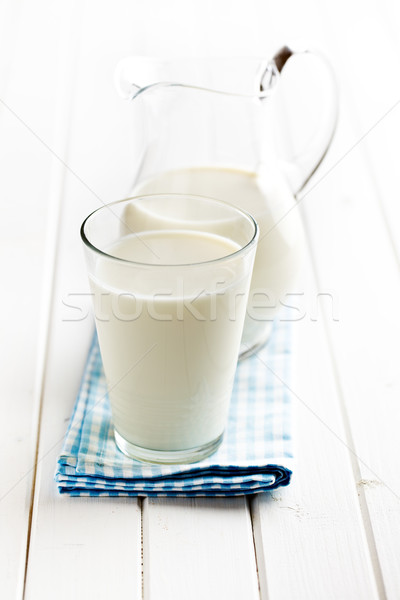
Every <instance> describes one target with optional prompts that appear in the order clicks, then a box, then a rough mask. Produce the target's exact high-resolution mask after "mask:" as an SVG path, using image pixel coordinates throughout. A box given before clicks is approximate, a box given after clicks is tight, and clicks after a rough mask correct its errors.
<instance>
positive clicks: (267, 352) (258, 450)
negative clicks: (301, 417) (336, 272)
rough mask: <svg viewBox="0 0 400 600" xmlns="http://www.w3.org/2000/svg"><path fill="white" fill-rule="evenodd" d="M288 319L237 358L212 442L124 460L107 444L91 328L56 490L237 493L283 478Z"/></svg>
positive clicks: (287, 441)
mask: <svg viewBox="0 0 400 600" xmlns="http://www.w3.org/2000/svg"><path fill="white" fill-rule="evenodd" d="M290 337H291V336H290V327H289V324H288V323H287V322H286V323H285V322H282V321H280V322H277V323H275V324H274V330H273V333H272V336H271V339H270V341H269V343H268V344H267V345H266V346H265V347H264V348H263V349H261V350H260V351H259V352H258V354H256V355H254V356H252V357H250V358H248V359H246V360H244V361H242V362H240V363H239V365H238V368H237V371H236V378H235V384H234V389H233V395H232V401H231V406H230V413H229V421H228V425H227V429H226V431H225V435H224V439H223V442H222V444H221V446H220V447H219V448H218V450H217V451H216V452H215V453H214V454H213V455H212V456H210V457H208V458H206V459H204V460H202V461H201V462H198V463H195V464H190V465H160V466H159V465H151V464H145V463H140V462H137V461H135V460H132V459H130V458H128V457H127V456H125V455H124V454H122V452H120V451H119V450H118V448H117V447H116V445H115V442H114V437H113V428H112V424H111V412H110V406H109V401H108V397H107V388H106V381H105V377H104V373H103V367H102V363H101V356H100V350H99V346H98V342H97V338H96V336H95V337H94V339H93V343H92V346H91V349H90V353H89V357H88V361H87V365H86V368H85V372H84V376H83V381H82V384H81V389H80V391H79V394H78V398H77V400H76V404H75V409H74V412H73V415H72V417H71V421H70V424H69V428H68V431H67V435H66V438H65V441H64V445H63V448H62V451H61V454H60V456H59V458H58V464H57V471H56V475H55V479H56V481H57V483H58V487H59V491H60V492H61V493H63V494H69V495H71V496H239V495H242V494H252V493H256V492H262V491H265V490H272V489H274V488H276V487H278V486H282V485H288V483H289V481H290V476H291V470H290V469H289V468H288V467H289V466H291V464H292V459H293V440H292V422H291V417H292V410H291V408H292V407H291V398H290V396H291V394H290V392H289V389H288V388H287V387H286V385H285V383H288V384H290V375H291V358H292V355H291V353H290V351H289V348H290Z"/></svg>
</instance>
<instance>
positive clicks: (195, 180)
mask: <svg viewBox="0 0 400 600" xmlns="http://www.w3.org/2000/svg"><path fill="white" fill-rule="evenodd" d="M168 192H173V193H187V194H198V195H202V196H209V197H212V198H216V199H218V200H223V201H224V202H228V203H230V204H232V205H234V206H237V207H239V208H241V209H242V210H245V211H247V212H248V213H250V214H251V215H252V216H253V217H254V218H255V219H256V221H257V223H258V226H259V229H260V237H259V242H258V248H257V254H256V259H255V264H254V270H253V277H252V282H251V287H250V295H249V302H248V307H247V314H246V320H245V325H244V331H243V338H242V341H243V344H244V349H245V348H246V347H252V346H254V345H255V344H256V343H257V342H258V341H259V338H261V339H262V338H263V337H265V331H266V329H269V328H270V327H271V324H272V321H273V319H274V317H275V316H276V315H277V313H278V311H279V309H280V308H281V306H282V304H284V302H285V298H286V295H287V294H290V293H295V292H296V291H297V288H296V287H295V283H296V278H297V274H298V271H299V268H300V265H301V262H302V257H303V231H302V226H301V221H300V217H299V214H298V210H297V208H296V207H295V200H294V198H293V195H292V193H291V192H290V190H289V188H288V187H287V185H286V183H285V182H284V180H283V179H282V178H281V177H280V176H279V175H278V174H277V173H272V172H267V171H266V170H261V173H259V174H255V173H252V172H249V171H241V170H235V169H228V168H213V167H198V168H187V169H179V170H174V171H167V172H164V173H161V174H160V175H158V176H157V177H154V178H151V179H148V180H146V181H143V182H141V183H140V184H139V185H138V186H137V187H136V188H135V189H134V194H136V195H139V194H153V193H154V194H156V193H168Z"/></svg>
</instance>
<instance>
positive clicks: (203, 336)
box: [91, 207, 250, 451]
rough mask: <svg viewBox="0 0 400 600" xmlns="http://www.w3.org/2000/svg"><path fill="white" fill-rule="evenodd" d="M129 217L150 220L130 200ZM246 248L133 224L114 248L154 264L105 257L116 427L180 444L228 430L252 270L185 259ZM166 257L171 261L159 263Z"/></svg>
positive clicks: (102, 309)
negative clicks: (127, 261)
mask: <svg viewBox="0 0 400 600" xmlns="http://www.w3.org/2000/svg"><path fill="white" fill-rule="evenodd" d="M127 216H128V217H130V219H131V221H132V224H133V222H134V223H135V224H136V229H139V230H141V229H142V226H141V225H140V226H138V225H139V224H140V221H141V220H142V221H144V220H145V218H146V214H145V213H144V212H141V211H140V209H137V208H134V207H131V208H130V211H129V212H128V213H127ZM124 220H125V219H124ZM129 229H130V226H129V227H128V228H127V231H129ZM239 249H240V246H239V245H238V244H236V243H235V242H233V241H232V240H231V239H229V238H225V237H222V236H221V235H215V234H213V233H204V232H201V231H196V230H182V229H180V230H179V231H178V230H174V229H172V228H164V230H161V231H151V230H149V231H142V232H141V233H140V234H138V235H135V234H129V233H128V234H127V235H126V236H125V237H123V238H122V240H121V241H119V242H118V243H117V244H115V245H113V246H112V247H111V248H108V249H107V253H108V254H111V255H113V256H116V257H118V258H122V259H125V260H134V261H135V262H136V263H141V262H142V263H147V266H146V264H143V265H142V267H140V266H138V268H135V269H132V268H131V266H132V265H131V264H130V263H124V262H123V261H118V260H114V261H113V260H110V258H107V259H105V258H102V257H101V256H98V257H97V263H96V268H95V270H94V274H92V275H91V287H92V292H93V293H94V297H95V317H96V325H97V331H98V336H99V343H100V349H101V353H102V358H103V363H104V367H105V372H106V378H107V384H108V387H109V390H110V391H109V396H110V400H111V406H112V413H113V421H114V426H115V429H116V431H117V432H118V433H119V434H120V435H121V436H122V437H123V438H124V439H126V440H127V441H128V442H130V443H132V444H135V445H137V446H142V447H144V448H149V449H154V450H166V451H168V450H171V451H173V450H182V449H185V448H193V447H196V446H201V445H203V444H207V443H209V442H211V441H213V440H215V439H217V438H218V437H219V436H221V434H222V433H223V430H224V427H225V423H226V419H227V411H228V406H229V400H230V395H231V392H232V386H233V379H234V373H235V367H236V361H237V355H238V351H239V345H240V337H241V333H242V327H243V321H244V316H245V310H246V295H247V292H248V287H249V279H250V277H249V275H248V272H247V274H246V272H245V271H246V269H245V268H244V267H243V273H242V274H241V273H240V268H239V275H238V267H237V264H236V266H235V268H233V266H232V264H230V263H229V260H228V261H221V262H219V261H218V260H216V261H214V262H209V263H207V265H204V267H203V266H196V267H195V268H193V264H192V265H191V266H190V267H189V266H188V267H185V266H181V265H182V264H184V265H190V263H198V262H201V261H208V260H212V259H218V258H219V257H226V256H228V255H230V254H232V253H234V252H236V251H237V250H239ZM149 263H150V265H149ZM162 264H167V265H171V266H169V267H167V268H166V269H165V270H164V271H162V270H161V269H154V268H152V265H162ZM178 265H180V266H178ZM174 269H176V278H175V277H174V276H173V273H174ZM171 281H172V283H171ZM146 352H147V354H146Z"/></svg>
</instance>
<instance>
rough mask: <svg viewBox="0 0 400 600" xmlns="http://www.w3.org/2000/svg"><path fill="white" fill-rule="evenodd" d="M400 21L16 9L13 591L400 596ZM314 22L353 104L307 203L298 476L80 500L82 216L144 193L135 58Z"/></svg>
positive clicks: (311, 13)
mask: <svg viewBox="0 0 400 600" xmlns="http://www.w3.org/2000/svg"><path fill="white" fill-rule="evenodd" d="M399 27H400V12H399V8H398V6H397V4H396V3H394V2H392V3H390V2H389V0H385V2H379V4H378V2H377V0H369V1H368V2H361V1H359V0H352V1H351V2H335V3H332V4H328V3H319V2H317V0H304V1H303V2H294V0H293V1H292V0H291V1H290V2H286V3H274V2H270V1H267V2H266V1H262V0H253V1H249V2H246V3H244V2H241V1H234V2H232V1H230V2H228V1H227V0H223V1H222V0H221V1H220V2H218V3H215V2H213V1H211V0H207V1H206V0H204V1H203V2H199V1H195V2H186V1H183V0H173V1H172V0H171V1H170V2H168V3H163V2H161V0H149V1H147V2H145V3H144V2H140V1H139V0H134V1H131V2H128V1H127V0H117V1H116V2H113V3H112V4H110V3H108V2H105V1H103V2H94V1H92V0H88V1H86V2H80V3H78V2H77V3H51V2H49V1H47V0H42V1H40V2H36V3H32V4H30V3H28V2H23V1H22V0H21V1H18V2H15V1H14V2H11V1H7V0H3V3H2V4H0V155H1V178H0V194H1V200H0V202H1V207H2V210H3V214H4V215H5V219H2V221H1V223H0V228H1V238H0V248H1V254H0V264H1V266H2V273H3V281H4V280H5V283H4V285H3V294H2V295H1V297H0V309H1V312H0V323H1V330H2V336H1V341H0V357H1V364H2V365H3V368H2V380H1V382H2V394H1V396H0V405H1V409H2V411H3V415H4V421H5V425H4V429H5V431H6V433H5V435H4V436H3V438H2V439H1V441H0V452H1V456H2V460H1V461H0V477H1V479H0V481H1V484H0V485H1V500H0V532H1V534H0V579H1V581H2V597H5V598H18V599H20V598H22V597H24V595H25V597H26V598H30V599H34V600H36V599H40V600H42V599H47V598H49V599H50V598H54V597H60V598H74V599H75V598H77V599H80V598H82V599H83V598H91V597H96V598H115V597H124V598H132V599H139V598H145V599H146V600H159V599H160V600H161V599H162V600H169V599H172V598H174V600H176V599H178V600H180V599H185V600H186V599H189V598H190V599H193V600H198V599H200V598H201V599H203V598H210V599H214V598H215V599H218V600H220V599H224V598H227V599H228V598H229V599H230V600H231V599H233V598H238V599H239V598H246V600H247V599H249V600H252V599H253V598H254V599H256V598H261V600H266V599H267V598H268V599H269V600H282V599H284V600H286V599H291V598H298V599H307V600H308V599H310V598H311V599H313V598H315V599H317V598H318V599H319V598H332V599H336V598H340V599H347V598H349V599H352V598H367V599H369V598H371V599H375V598H380V599H383V598H389V599H396V598H398V597H399V596H400V570H399V568H398V556H399V555H400V541H399V539H400V538H399V535H398V532H399V529H400V501H399V495H400V476H399V469H398V456H399V450H400V448H399V436H398V432H397V429H398V423H399V408H398V396H399V390H400V383H399V382H400V379H399V367H398V365H399V358H400V356H399V344H398V339H399V337H400V317H399V316H398V314H399V312H398V310H397V308H398V306H399V305H400V278H399V257H400V254H399V253H400V237H399V236H400V228H399V218H398V217H399V208H398V207H399V204H398V202H397V200H398V198H397V196H398V194H399V193H398V189H399V169H398V167H397V162H398V158H397V155H398V152H397V147H398V134H399V126H400V116H399V114H400V112H399V111H400V84H399V78H398V77H397V76H396V72H397V65H398V58H399V54H400V43H399V40H398V35H397V32H398V30H399ZM299 32H300V35H299ZM298 37H302V38H306V39H307V38H308V39H312V40H314V41H316V42H317V43H318V42H319V44H320V45H321V46H323V47H324V48H325V49H326V51H327V53H328V54H329V55H330V56H331V57H332V59H333V62H334V64H335V66H336V70H337V74H338V79H339V83H340V85H341V97H342V103H341V119H340V123H339V130H338V136H337V139H336V140H335V143H334V145H333V148H332V150H331V151H330V153H329V155H328V157H327V160H326V162H325V163H324V165H323V166H322V167H321V169H320V171H319V173H318V175H317V176H316V177H315V179H314V180H313V182H312V183H311V184H310V185H309V188H308V191H306V193H305V195H304V198H303V200H302V202H301V206H302V212H303V215H304V220H305V224H306V230H307V234H308V238H309V250H310V256H309V260H308V261H307V265H306V268H305V282H306V283H305V285H306V290H307V294H308V297H309V299H310V302H309V304H308V307H309V312H308V313H307V315H306V317H305V318H304V319H303V320H302V321H301V322H299V323H298V328H297V329H298V336H299V339H298V356H299V361H298V370H297V375H296V378H295V380H294V381H293V382H292V383H291V388H292V391H293V395H294V403H295V405H296V406H297V412H298V451H297V457H298V466H297V467H296V469H295V474H294V477H293V483H292V484H291V485H290V486H289V488H285V489H282V490H277V491H276V492H275V493H273V494H265V495H261V496H258V497H256V498H253V499H251V500H246V499H243V498H239V499H234V500H224V499H218V500H212V501H209V500H189V499H188V500H187V501H185V500H175V499H163V500H161V499H159V500H158V499H157V500H156V499H153V500H144V501H143V502H142V501H137V500H135V499H131V500H123V499H116V500H113V499H104V498H103V499H83V498H79V499H73V498H72V499H71V498H67V497H60V496H59V495H58V493H57V491H56V488H55V484H54V482H53V473H54V469H55V460H56V456H57V453H58V451H59V448H60V445H61V442H62V439H63V435H64V432H65V428H66V425H67V422H68V419H69V415H70V412H71V408H72V405H73V402H74V397H75V394H76V391H77V388H78V385H79V380H80V376H81V373H82V369H83V364H84V360H85V355H86V352H87V347H88V343H89V339H90V334H91V331H92V326H93V325H92V322H91V320H90V318H86V319H82V320H79V321H77V320H71V319H75V315H72V314H71V310H72V309H70V308H68V306H67V305H68V300H69V299H70V298H71V294H72V295H73V294H76V293H81V292H82V290H86V289H87V284H86V279H85V271H84V265H83V259H82V254H81V249H80V242H79V236H78V230H79V225H80V222H81V221H82V219H83V217H84V216H85V215H86V214H87V213H88V212H89V211H90V210H92V209H94V208H96V207H97V206H99V205H100V204H101V202H106V201H110V200H112V199H115V198H118V197H122V196H123V195H124V194H125V193H126V191H127V190H128V187H129V185H130V177H129V173H130V170H131V169H132V162H133V157H132V148H131V140H130V139H129V135H127V125H126V124H127V123H128V122H129V118H130V117H129V110H128V109H127V107H126V105H124V104H123V103H121V101H120V100H119V99H118V97H117V96H116V95H115V93H114V89H113V85H112V74H113V69H114V65H115V64H116V63H117V61H118V60H119V59H120V58H122V57H123V56H125V55H128V54H132V53H135V54H142V55H149V56H156V55H163V54H166V53H167V54H169V55H174V54H175V55H181V56H182V55H225V56H226V55H228V56H229V55H269V54H270V53H271V52H272V51H273V50H274V49H275V48H276V47H278V46H279V45H281V44H282V42H285V41H286V40H288V39H293V38H298ZM353 146H354V148H353ZM54 153H55V154H56V155H57V156H55V155H54ZM57 157H59V158H60V159H61V160H62V161H63V162H60V160H59V158H57ZM63 163H65V164H63ZM324 292H330V293H332V295H333V298H334V309H335V311H336V307H337V305H338V309H337V311H338V312H337V313H335V315H334V316H335V317H337V318H338V320H334V319H333V318H332V312H331V305H329V304H328V303H326V302H325V304H324V303H323V302H322V303H321V310H320V313H319V314H318V315H316V314H315V313H314V314H310V310H312V309H311V308H310V307H311V306H312V299H313V298H314V296H315V294H316V293H324ZM82 309H83V311H86V310H87V309H88V302H87V301H86V300H85V299H83V300H82ZM311 317H312V318H313V319H314V318H315V319H316V320H312V318H311ZM37 442H38V444H37Z"/></svg>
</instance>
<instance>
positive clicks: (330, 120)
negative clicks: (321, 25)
mask: <svg viewBox="0 0 400 600" xmlns="http://www.w3.org/2000/svg"><path fill="white" fill-rule="evenodd" d="M299 54H305V55H310V56H314V57H317V58H318V59H319V60H320V61H321V63H322V65H323V66H324V68H325V71H326V73H327V75H328V77H327V79H328V82H329V84H328V90H327V91H326V92H325V95H326V97H327V102H326V105H325V113H324V115H323V118H322V122H321V123H320V124H319V127H318V128H317V129H316V133H315V135H314V136H313V138H312V140H311V141H310V142H309V144H308V145H307V147H306V148H305V149H304V150H303V151H302V152H301V155H300V156H299V157H296V158H295V159H294V160H293V163H294V164H295V165H296V167H297V173H296V176H294V175H293V174H290V173H286V175H287V176H288V179H289V183H290V185H291V187H292V191H293V193H294V194H295V195H296V194H298V193H299V192H300V191H301V190H302V189H303V188H304V186H305V185H306V184H307V183H308V181H309V180H310V179H311V177H312V176H313V175H314V173H315V172H316V170H317V169H318V167H319V166H320V164H321V162H322V161H323V159H324V158H325V156H326V154H327V152H328V150H329V148H330V145H331V143H332V140H333V137H334V134H335V131H336V125H337V120H338V105H339V103H338V99H339V94H338V86H337V81H336V77H335V73H334V70H333V68H332V66H331V64H330V62H329V61H328V59H327V58H326V57H325V56H324V54H323V53H322V52H321V51H320V50H318V49H314V48H298V49H297V48H295V47H293V48H292V47H289V46H284V47H283V48H281V49H280V50H279V51H278V52H277V53H276V54H275V56H274V57H273V62H274V63H275V65H276V68H277V70H278V71H279V72H280V73H281V72H282V71H283V70H284V67H285V65H286V63H287V62H288V61H289V60H290V59H292V57H295V56H298V55H299Z"/></svg>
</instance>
